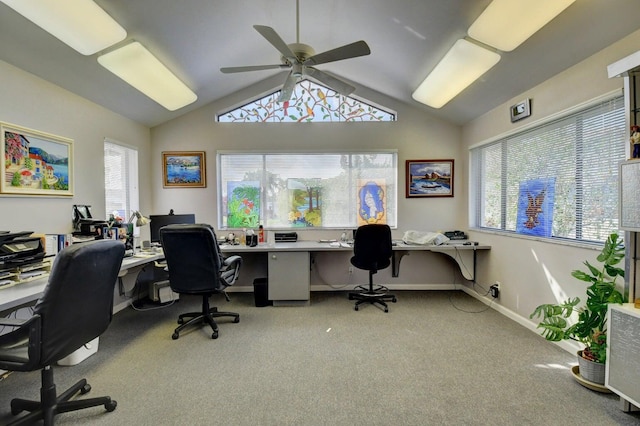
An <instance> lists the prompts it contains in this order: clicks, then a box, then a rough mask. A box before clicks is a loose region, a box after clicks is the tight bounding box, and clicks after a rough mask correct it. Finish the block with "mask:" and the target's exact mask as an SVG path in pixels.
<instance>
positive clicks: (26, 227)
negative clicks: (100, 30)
mask: <svg viewBox="0 0 640 426" xmlns="http://www.w3.org/2000/svg"><path fill="white" fill-rule="evenodd" d="M0 121H3V122H7V123H11V124H16V125H19V126H23V127H27V128H30V129H35V130H40V131H43V132H46V133H51V134H54V135H59V136H64V137H66V138H70V139H73V161H74V179H75V180H74V195H73V196H72V197H44V196H30V197H24V196H7V195H0V230H3V231H12V232H15V231H33V232H38V233H68V232H71V231H72V223H71V218H72V215H71V210H72V206H73V204H90V205H91V206H92V213H93V215H94V217H96V218H101V219H105V202H104V162H103V158H104V145H103V142H104V138H105V137H108V138H111V139H114V140H117V141H120V142H124V143H127V144H129V145H133V146H136V147H138V149H139V153H140V155H139V160H140V170H141V171H142V172H141V174H140V203H141V209H142V211H145V210H147V209H149V208H150V205H151V197H150V186H149V185H150V178H149V174H148V173H146V171H147V170H149V163H150V161H149V150H150V141H151V137H150V131H149V129H148V128H147V127H145V126H143V125H141V124H138V123H135V122H133V121H131V120H129V119H126V118H124V117H122V116H120V115H118V114H115V113H113V112H111V111H108V110H106V109H104V108H102V107H100V106H98V105H96V104H94V103H91V102H89V101H87V100H86V99H84V98H81V97H79V96H76V95H74V94H72V93H70V92H68V91H66V90H64V89H61V88H60V87H58V86H55V85H53V84H51V83H48V82H46V81H44V80H42V79H40V78H38V77H36V76H34V75H32V74H29V73H26V72H24V71H22V70H20V69H18V68H15V67H14V66H12V65H9V64H7V63H6V62H3V61H0Z"/></svg>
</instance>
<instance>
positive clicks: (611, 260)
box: [529, 233, 624, 384]
mask: <svg viewBox="0 0 640 426" xmlns="http://www.w3.org/2000/svg"><path fill="white" fill-rule="evenodd" d="M623 258H624V245H623V244H622V240H621V239H620V238H619V236H618V234H617V233H612V234H611V235H609V237H608V238H607V240H606V242H605V243H604V247H603V248H602V251H601V252H600V254H599V255H598V257H597V258H596V259H597V261H598V262H599V264H600V266H596V265H592V264H591V263H589V262H588V261H585V262H584V264H585V265H586V267H587V271H581V270H574V271H573V272H571V275H572V276H573V277H574V278H577V279H579V280H581V281H585V282H587V283H589V286H588V287H587V289H586V292H587V300H586V303H585V304H584V305H580V306H579V304H580V298H578V297H575V298H569V299H567V300H566V301H564V302H563V303H561V304H543V305H540V306H538V307H537V308H536V309H535V310H534V311H533V313H532V314H531V315H530V316H529V318H532V319H533V318H534V317H542V319H541V320H540V323H539V324H538V328H541V329H542V335H543V336H544V337H545V338H546V339H547V340H550V341H553V342H558V341H561V340H574V341H578V342H580V343H582V344H583V345H584V349H583V350H581V351H579V352H578V361H579V365H580V367H579V368H580V375H581V376H582V377H583V378H584V379H586V380H589V381H590V382H594V383H598V384H604V365H605V364H604V363H605V361H606V356H607V352H606V349H607V335H606V324H605V323H606V319H607V307H608V304H609V303H622V302H623V301H624V298H623V296H622V294H621V293H620V292H619V291H618V290H617V289H616V280H617V279H618V277H621V278H623V279H624V269H621V268H620V267H618V265H619V263H620V262H621V261H622V259H623ZM574 313H577V321H576V322H575V323H570V322H569V321H568V319H569V317H571V316H572V315H573V314H574ZM583 360H584V362H583ZM593 370H596V371H593ZM592 373H593V375H592Z"/></svg>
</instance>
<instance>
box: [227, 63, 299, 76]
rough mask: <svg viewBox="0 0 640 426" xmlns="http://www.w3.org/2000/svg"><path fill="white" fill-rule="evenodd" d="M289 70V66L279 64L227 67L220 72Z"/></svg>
mask: <svg viewBox="0 0 640 426" xmlns="http://www.w3.org/2000/svg"><path fill="white" fill-rule="evenodd" d="M286 68H289V65H284V64H277V65H250V66H246V67H225V68H220V72H222V73H224V74H231V73H234V72H245V71H261V70H273V69H286Z"/></svg>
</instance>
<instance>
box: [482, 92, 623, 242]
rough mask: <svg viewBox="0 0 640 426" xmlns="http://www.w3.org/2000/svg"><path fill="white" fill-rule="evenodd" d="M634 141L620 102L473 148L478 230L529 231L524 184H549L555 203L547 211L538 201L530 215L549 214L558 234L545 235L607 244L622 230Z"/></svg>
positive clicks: (617, 99) (606, 103) (533, 217)
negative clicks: (621, 193)
mask: <svg viewBox="0 0 640 426" xmlns="http://www.w3.org/2000/svg"><path fill="white" fill-rule="evenodd" d="M627 135H628V132H627V129H626V125H625V111H624V98H623V97H622V96H619V97H615V98H613V99H610V100H607V101H604V102H598V103H597V104H595V105H591V106H589V107H586V108H584V109H582V110H580V111H578V112H573V113H571V114H568V115H566V116H564V117H561V118H557V119H554V120H553V121H550V122H547V123H544V124H542V125H539V126H535V127H533V128H530V129H527V130H525V131H522V132H520V133H516V134H513V135H510V136H508V137H505V138H503V139H499V140H497V141H494V142H492V143H489V144H486V145H482V146H479V147H476V148H472V149H471V166H470V176H471V180H470V182H471V188H470V193H471V201H470V202H471V206H472V207H475V217H472V218H471V220H472V223H471V226H472V227H476V228H487V229H492V230H502V231H508V232H521V231H520V228H521V225H522V223H521V222H522V220H523V219H522V217H523V216H521V215H519V212H518V209H519V208H518V203H519V199H520V200H522V198H523V193H522V192H523V185H525V186H526V184H527V183H528V182H535V181H542V182H546V183H547V184H550V185H552V188H551V189H552V190H553V191H547V195H549V194H550V193H553V204H552V206H551V208H547V209H546V210H547V211H546V212H542V209H541V208H540V206H538V205H536V204H535V201H533V200H531V199H530V200H529V204H528V206H529V208H530V209H531V211H533V213H529V216H525V218H527V220H530V221H537V220H538V219H539V218H538V216H537V214H538V212H540V215H541V216H542V215H543V214H547V218H546V219H547V220H549V221H550V230H551V232H550V234H548V235H542V236H543V237H550V238H564V239H571V240H581V241H589V242H603V241H604V240H605V239H606V238H607V236H608V235H609V233H610V232H612V231H616V230H617V229H618V208H617V206H618V165H619V163H620V162H621V161H623V160H624V159H625V144H626V141H627ZM520 202H521V203H522V201H520ZM520 209H521V210H523V207H522V204H520ZM536 209H537V210H536ZM520 213H522V211H521V212H520ZM527 225H529V226H533V222H531V223H530V224H527Z"/></svg>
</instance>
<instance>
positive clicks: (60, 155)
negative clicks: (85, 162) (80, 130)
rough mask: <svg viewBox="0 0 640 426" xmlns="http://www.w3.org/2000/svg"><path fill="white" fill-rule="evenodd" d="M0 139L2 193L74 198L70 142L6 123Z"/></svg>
mask: <svg viewBox="0 0 640 426" xmlns="http://www.w3.org/2000/svg"><path fill="white" fill-rule="evenodd" d="M0 139H1V143H2V151H3V152H4V155H3V156H1V157H0V166H1V167H2V170H3V171H4V173H3V175H2V179H1V180H0V192H1V193H3V194H19V195H48V196H71V195H73V140H71V139H68V138H65V137H62V136H55V135H52V134H49V133H44V132H41V131H38V130H32V129H27V128H25V127H20V126H17V125H14V124H9V123H0Z"/></svg>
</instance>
